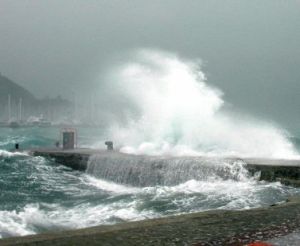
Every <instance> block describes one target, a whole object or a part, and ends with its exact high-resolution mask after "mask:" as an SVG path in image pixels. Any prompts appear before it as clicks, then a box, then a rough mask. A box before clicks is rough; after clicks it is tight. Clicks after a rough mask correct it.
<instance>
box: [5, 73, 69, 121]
mask: <svg viewBox="0 0 300 246" xmlns="http://www.w3.org/2000/svg"><path fill="white" fill-rule="evenodd" d="M9 95H10V98H11V107H10V109H11V111H10V112H11V115H10V116H11V119H10V120H17V119H19V118H20V99H21V100H22V115H21V118H22V120H26V119H27V118H28V117H30V116H41V115H42V116H43V117H46V118H47V119H50V120H56V119H59V118H62V117H64V118H68V119H69V118H70V117H71V115H72V104H71V103H70V102H69V101H67V100H65V99H63V98H61V97H60V96H57V97H56V98H45V99H37V98H35V96H34V95H33V94H31V93H30V92H29V91H28V90H26V89H25V88H23V87H22V86H20V85H18V84H16V83H15V82H13V81H12V80H10V79H9V78H7V77H5V76H3V75H1V74H0V122H1V121H3V122H5V121H7V120H8V118H9V113H8V112H9V110H8V108H9V107H8V97H9Z"/></svg>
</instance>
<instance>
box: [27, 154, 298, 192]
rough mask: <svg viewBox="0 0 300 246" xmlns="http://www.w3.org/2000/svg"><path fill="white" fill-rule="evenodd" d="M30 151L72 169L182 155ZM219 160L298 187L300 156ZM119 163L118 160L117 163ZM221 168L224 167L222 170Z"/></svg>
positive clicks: (157, 161)
mask: <svg viewBox="0 0 300 246" xmlns="http://www.w3.org/2000/svg"><path fill="white" fill-rule="evenodd" d="M30 153H31V154H32V155H34V156H43V157H46V158H53V159H55V161H56V162H57V163H60V164H63V165H65V166H68V167H71V168H73V169H75V170H82V171H84V170H86V169H87V167H88V162H89V160H90V158H91V157H93V156H98V157H101V158H102V159H106V160H113V159H116V158H119V160H120V159H124V160H125V161H126V160H128V161H135V162H136V163H139V162H140V163H142V162H145V160H147V162H148V163H147V165H149V166H150V168H152V170H153V171H155V170H156V169H161V168H162V166H163V165H165V163H166V162H167V161H170V160H172V161H173V162H178V161H180V160H182V159H184V158H185V157H155V156H154V157H149V156H137V155H128V154H123V153H120V152H117V151H99V150H92V149H74V150H60V149H39V150H31V151H30ZM188 158H189V160H193V159H195V160H197V161H199V160H200V161H202V162H207V163H208V164H209V162H210V161H212V160H216V158H212V157H188ZM221 160H224V161H229V162H234V161H242V162H243V163H244V167H245V168H246V169H247V170H248V171H249V173H251V174H253V175H254V174H255V173H257V172H259V173H260V179H261V180H265V181H280V182H281V183H283V184H286V185H291V186H295V187H300V160H279V159H278V160H276V159H263V158H237V157H230V158H229V157H226V158H222V159H221ZM120 165H121V164H120ZM222 171H223V170H222Z"/></svg>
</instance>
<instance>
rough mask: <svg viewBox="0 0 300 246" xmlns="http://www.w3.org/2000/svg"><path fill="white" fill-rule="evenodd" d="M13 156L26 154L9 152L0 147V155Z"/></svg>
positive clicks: (24, 154)
mask: <svg viewBox="0 0 300 246" xmlns="http://www.w3.org/2000/svg"><path fill="white" fill-rule="evenodd" d="M13 156H28V153H26V152H10V151H7V150H1V149H0V157H13Z"/></svg>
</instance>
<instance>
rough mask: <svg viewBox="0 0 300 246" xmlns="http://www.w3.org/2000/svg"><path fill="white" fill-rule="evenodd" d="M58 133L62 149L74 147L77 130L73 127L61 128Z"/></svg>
mask: <svg viewBox="0 0 300 246" xmlns="http://www.w3.org/2000/svg"><path fill="white" fill-rule="evenodd" d="M60 135H61V142H62V148H63V149H66V150H67V149H74V148H75V147H76V146H77V131H76V129H75V128H63V129H62V130H61V134H60Z"/></svg>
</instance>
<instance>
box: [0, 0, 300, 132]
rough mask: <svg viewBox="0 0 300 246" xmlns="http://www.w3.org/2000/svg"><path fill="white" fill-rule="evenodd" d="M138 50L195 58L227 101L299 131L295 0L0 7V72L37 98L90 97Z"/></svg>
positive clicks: (299, 35) (27, 1)
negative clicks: (109, 68) (120, 60)
mask: <svg viewBox="0 0 300 246" xmlns="http://www.w3.org/2000/svg"><path fill="white" fill-rule="evenodd" d="M143 47H146V48H160V49H163V50H167V51H170V52H175V53H177V54H179V55H180V56H182V57H184V58H190V59H197V58H200V59H202V61H203V62H204V68H203V69H204V71H205V73H206V74H207V77H208V83H210V84H213V85H214V86H216V87H218V88H220V89H221V90H222V91H223V92H224V93H225V96H224V97H225V101H227V102H229V103H230V104H232V105H234V107H236V108H237V109H239V110H241V111H244V112H249V113H251V114H252V115H258V116H259V117H264V118H266V119H270V120H274V121H277V122H279V123H280V124H281V125H283V126H286V127H288V128H289V129H291V130H294V131H295V130H296V131H297V129H300V1H299V0H289V1H285V0H251V1H249V0H244V1H243V0H222V1H221V0H219V1H214V0H199V1H192V0H190V1H187V0H182V1H178V0H164V1H161V0H151V1H149V0H145V1H142V0H136V1H133V0H127V1H126V0H123V1H121V0H120V1H113V0H107V1H104V0H102V1H98V0H97V1H92V0H81V1H75V0H70V1H68V0H64V1H62V0H58V1H55V0H22V1H19V0H0V72H1V73H2V74H4V75H6V76H7V77H9V78H11V79H12V80H14V81H15V82H17V83H19V84H20V85H22V86H25V87H26V88H27V89H29V90H30V91H32V92H33V93H34V94H35V95H37V96H40V97H43V96H45V95H51V96H55V95H58V94H61V95H65V91H66V88H68V87H70V86H73V87H74V89H75V90H79V91H81V92H83V93H86V94H88V93H89V90H90V89H91V88H95V86H96V85H97V83H101V73H102V71H103V70H105V66H106V65H107V63H108V61H110V60H111V59H112V57H120V56H118V54H122V53H123V52H127V51H128V50H130V49H135V48H143Z"/></svg>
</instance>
